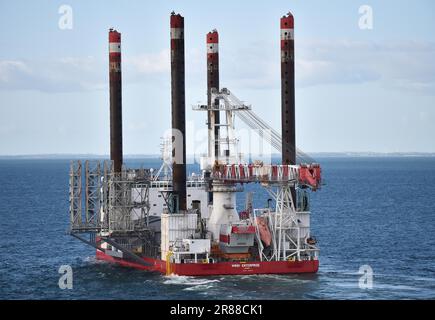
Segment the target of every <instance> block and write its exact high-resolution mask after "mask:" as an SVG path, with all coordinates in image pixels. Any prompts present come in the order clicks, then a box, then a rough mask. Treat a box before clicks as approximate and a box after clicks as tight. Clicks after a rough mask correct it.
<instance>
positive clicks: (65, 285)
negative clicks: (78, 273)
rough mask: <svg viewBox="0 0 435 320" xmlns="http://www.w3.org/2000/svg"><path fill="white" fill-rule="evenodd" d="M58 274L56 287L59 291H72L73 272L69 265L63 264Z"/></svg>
mask: <svg viewBox="0 0 435 320" xmlns="http://www.w3.org/2000/svg"><path fill="white" fill-rule="evenodd" d="M58 272H59V274H61V276H60V278H59V281H58V285H59V289H62V290H65V289H72V288H73V270H72V268H71V266H70V265H67V264H64V265H61V266H60V267H59V270H58Z"/></svg>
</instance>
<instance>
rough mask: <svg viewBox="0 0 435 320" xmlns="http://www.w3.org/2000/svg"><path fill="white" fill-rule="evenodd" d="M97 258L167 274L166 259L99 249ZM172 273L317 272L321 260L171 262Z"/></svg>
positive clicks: (181, 274)
mask: <svg viewBox="0 0 435 320" xmlns="http://www.w3.org/2000/svg"><path fill="white" fill-rule="evenodd" d="M96 256H97V259H98V260H105V261H109V262H115V263H118V264H119V265H122V266H126V267H132V268H136V269H141V270H146V271H157V272H161V273H164V274H166V261H163V260H158V259H154V258H143V260H144V261H145V262H148V263H149V264H151V265H150V266H145V265H141V264H139V263H136V262H131V261H126V260H124V259H122V258H115V257H112V256H109V255H107V254H105V253H103V252H101V251H98V250H97V255H96ZM170 269H171V273H172V274H176V275H180V276H212V275H245V274H288V273H316V272H317V270H318V269H319V260H310V261H254V262H252V261H250V262H245V263H243V262H219V263H185V264H176V263H171V264H170Z"/></svg>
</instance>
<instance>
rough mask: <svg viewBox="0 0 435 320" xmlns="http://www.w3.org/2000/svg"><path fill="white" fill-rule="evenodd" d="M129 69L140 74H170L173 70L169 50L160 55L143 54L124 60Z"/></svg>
mask: <svg viewBox="0 0 435 320" xmlns="http://www.w3.org/2000/svg"><path fill="white" fill-rule="evenodd" d="M124 61H125V63H126V64H127V65H128V67H132V68H134V69H136V71H137V72H138V73H144V74H155V73H168V72H170V70H171V62H170V51H169V49H164V50H161V51H160V52H158V53H148V54H141V55H137V56H134V57H127V58H126V59H124Z"/></svg>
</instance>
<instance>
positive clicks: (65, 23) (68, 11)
mask: <svg viewBox="0 0 435 320" xmlns="http://www.w3.org/2000/svg"><path fill="white" fill-rule="evenodd" d="M57 12H58V13H59V14H60V15H61V16H60V17H59V21H58V26H59V29H60V30H71V29H72V28H73V9H72V7H71V6H70V5H67V4H63V5H61V6H60V7H59V9H58V11H57Z"/></svg>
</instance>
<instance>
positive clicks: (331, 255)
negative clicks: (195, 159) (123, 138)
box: [0, 157, 435, 299]
mask: <svg viewBox="0 0 435 320" xmlns="http://www.w3.org/2000/svg"><path fill="white" fill-rule="evenodd" d="M316 160H317V161H318V162H320V163H321V165H322V168H323V177H324V181H325V185H324V186H323V187H322V189H321V190H320V191H318V192H315V193H313V194H312V196H311V202H312V203H311V209H312V215H311V221H312V233H313V234H314V235H315V236H316V237H317V240H318V244H319V246H320V249H321V252H320V269H319V272H318V273H317V274H315V275H285V276H278V275H262V276H227V277H222V276H216V277H199V278H196V277H179V276H170V277H167V276H163V275H160V274H154V273H147V272H143V271H138V270H134V269H129V268H124V267H119V266H116V265H112V264H109V263H106V262H99V261H96V260H95V252H94V250H93V249H92V248H91V247H88V246H86V245H85V244H83V243H81V242H80V241H78V240H76V239H74V238H72V237H71V236H69V235H67V230H68V219H69V217H68V170H69V161H68V160H59V159H57V160H44V159H38V160H34V159H28V160H25V159H20V160H12V159H8V160H0V219H1V220H0V235H1V237H0V298H1V299H430V298H432V299H434V298H435V157H366V158H364V157H342V158H337V157H336V158H319V159H316ZM127 165H128V166H131V167H135V166H141V165H143V166H145V167H147V166H153V167H155V168H157V167H158V166H159V162H158V161H157V160H150V159H148V160H146V159H143V160H141V159H134V160H127ZM190 170H193V168H192V167H190ZM246 191H255V198H254V204H255V206H258V207H263V206H265V205H266V200H267V198H268V196H267V194H266V193H265V192H264V191H263V190H262V189H261V187H260V186H258V185H249V186H247V187H246ZM238 201H239V203H238V205H239V206H243V203H244V195H243V194H240V195H239V198H238ZM61 265H70V266H71V267H72V270H73V288H72V289H64V290H62V289H60V288H59V286H58V281H59V277H60V276H61V275H60V274H59V273H58V271H59V267H60V266H61ZM361 266H369V267H370V268H371V270H372V271H373V285H372V288H367V286H366V287H364V286H363V287H360V286H359V283H360V277H362V274H360V273H359V270H360V267H361Z"/></svg>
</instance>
